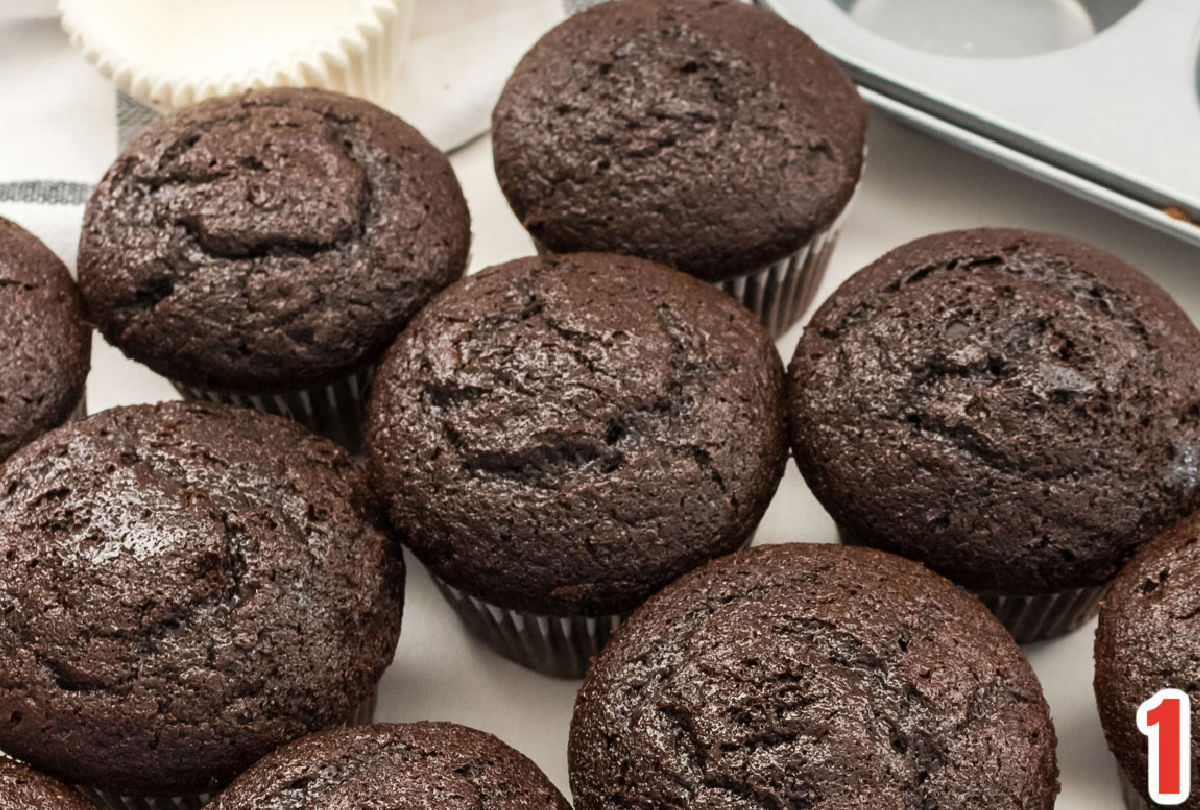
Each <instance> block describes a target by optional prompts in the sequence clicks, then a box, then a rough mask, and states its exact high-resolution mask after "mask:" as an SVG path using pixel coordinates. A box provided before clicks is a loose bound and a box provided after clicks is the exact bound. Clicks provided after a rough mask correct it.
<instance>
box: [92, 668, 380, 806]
mask: <svg viewBox="0 0 1200 810" xmlns="http://www.w3.org/2000/svg"><path fill="white" fill-rule="evenodd" d="M378 698H379V691H378V689H372V690H371V694H370V695H369V696H368V697H367V698H366V700H364V701H362V702H361V703H359V704H358V706H357V707H356V708H355V709H354V711H353V712H352V713H351V715H350V716H349V717H348V718H347V719H346V723H345V725H348V726H365V725H370V724H371V723H372V722H373V721H374V719H375V705H376V703H377V701H378ZM75 789H76V790H78V791H79V792H80V793H82V794H83V795H84V796H85V797H86V798H87V799H88V800H89V801H90V802H92V803H93V804H95V805H96V806H97V807H103V808H106V810H200V808H201V807H203V806H204V805H206V804H208V803H209V802H210V801H212V798H213V796H214V795H215V794H213V793H192V794H188V795H186V796H169V797H163V796H121V795H119V794H116V793H110V792H108V791H104V790H97V789H96V788H91V787H86V786H84V785H75Z"/></svg>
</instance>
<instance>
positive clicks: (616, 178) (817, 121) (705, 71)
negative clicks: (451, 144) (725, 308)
mask: <svg viewBox="0 0 1200 810" xmlns="http://www.w3.org/2000/svg"><path fill="white" fill-rule="evenodd" d="M865 129H866V108H865V107H864V105H863V103H862V100H861V99H859V97H858V93H857V91H856V90H855V89H854V85H853V84H852V83H851V82H850V80H849V79H848V78H847V77H846V76H845V75H844V74H843V73H842V72H841V70H840V69H839V68H838V66H837V63H836V62H834V60H833V59H832V58H831V57H830V56H828V55H827V54H825V53H824V52H823V51H821V49H820V48H818V47H817V46H816V45H815V44H813V42H812V41H811V40H810V39H809V38H808V37H806V36H805V35H804V34H802V33H801V32H800V31H798V30H797V29H795V28H793V27H792V26H791V25H789V24H788V23H787V22H785V21H784V20H783V19H781V18H780V17H778V16H776V15H775V14H773V13H771V12H768V11H766V10H764V9H762V8H758V7H755V6H753V5H750V4H747V3H743V2H738V0H616V1H615V2H609V3H603V4H601V5H598V6H596V7H594V8H591V9H588V10H586V11H582V12H580V13H578V14H575V15H573V16H571V17H570V18H568V19H567V20H566V21H565V22H563V23H562V24H561V25H559V26H558V27H557V28H555V29H554V30H552V31H551V32H550V33H548V34H547V35H546V36H545V37H543V38H542V40H541V41H540V42H538V43H537V44H536V45H535V46H534V47H533V49H532V50H531V51H530V52H529V53H528V54H527V55H526V56H525V58H524V59H523V60H522V61H521V63H520V64H519V65H518V66H517V69H516V71H515V72H514V73H513V75H512V78H510V79H509V81H508V84H507V86H506V87H505V89H504V93H503V95H502V96H501V98H500V101H499V103H498V104H497V106H496V109H495V112H494V113H493V116H492V130H493V141H492V143H493V150H494V154H495V163H496V175H497V177H498V178H499V181H500V186H501V188H503V190H504V194H505V196H507V197H508V201H509V203H510V204H511V205H512V208H513V211H514V212H515V213H516V215H517V217H518V218H519V219H520V220H521V222H522V223H523V224H524V225H525V227H526V229H528V230H529V232H530V233H531V234H532V235H533V236H534V237H535V238H537V239H538V240H540V241H541V242H542V243H543V244H544V245H546V246H547V247H548V248H549V249H551V250H553V251H556V252H560V253H565V252H568V251H578V250H594V251H610V252H615V253H628V254H632V255H637V256H644V257H646V258H649V259H654V260H656V261H660V262H663V263H664V264H667V265H670V266H671V267H675V268H678V269H680V270H684V271H686V272H689V273H692V274H693V275H697V276H699V277H701V278H704V279H708V280H719V279H726V278H731V277H733V276H737V275H741V274H744V273H750V272H753V271H756V270H759V269H761V268H762V267H764V266H765V265H767V264H770V263H771V262H773V261H776V260H778V259H781V258H783V257H785V256H788V255H790V254H792V253H794V252H795V251H797V250H798V249H800V248H801V247H803V246H804V245H806V244H807V243H808V242H809V241H810V240H811V239H812V237H813V236H814V234H815V233H816V232H818V231H820V230H822V229H824V228H826V227H827V226H829V225H830V224H832V223H833V221H834V220H835V219H836V218H837V216H838V214H840V213H841V211H842V210H843V209H844V208H845V206H846V204H847V203H848V202H849V200H850V196H851V194H852V193H853V191H854V188H855V186H856V185H857V183H858V179H859V176H860V174H861V171H862V152H863V139H864V133H865Z"/></svg>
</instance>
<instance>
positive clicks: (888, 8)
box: [833, 0, 1140, 58]
mask: <svg viewBox="0 0 1200 810" xmlns="http://www.w3.org/2000/svg"><path fill="white" fill-rule="evenodd" d="M833 1H834V2H835V3H836V4H837V5H838V6H840V7H841V8H842V9H843V10H845V11H846V13H848V14H849V15H850V16H851V17H852V18H853V19H854V20H856V21H858V22H859V23H860V24H861V25H863V26H864V27H865V28H868V29H870V30H871V31H874V32H875V33H877V34H879V35H881V36H884V37H887V38H888V39H890V40H893V41H895V42H897V43H899V44H901V45H905V46H907V47H910V48H915V49H917V50H921V51H928V52H931V53H938V54H945V55H949V56H964V57H975V58H1006V57H1021V56H1033V55H1035V54H1039V53H1047V52H1050V51H1057V50H1060V49H1063V48H1070V47H1072V46H1074V45H1078V44H1080V43H1082V42H1086V41H1087V40H1089V39H1091V38H1092V37H1093V36H1095V35H1096V34H1098V33H1100V32H1101V31H1103V30H1104V29H1106V28H1108V27H1109V26H1111V25H1113V24H1114V23H1116V22H1118V21H1119V20H1120V19H1121V18H1122V17H1124V16H1125V15H1126V14H1127V13H1129V12H1130V11H1131V10H1132V9H1133V8H1134V7H1135V6H1137V5H1138V3H1139V2H1140V0H1008V2H1004V3H997V2H995V0H919V2H912V1H911V0H833Z"/></svg>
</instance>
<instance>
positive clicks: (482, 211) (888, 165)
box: [0, 52, 1200, 810]
mask: <svg viewBox="0 0 1200 810" xmlns="http://www.w3.org/2000/svg"><path fill="white" fill-rule="evenodd" d="M2 56H3V54H0V57H2ZM57 58H59V59H66V58H67V57H66V56H65V55H61V52H60V55H59V56H58V57H57ZM9 64H10V65H11V64H13V63H9ZM26 64H28V63H26ZM71 75H72V76H77V78H75V79H72V81H73V82H75V89H76V90H78V91H79V92H78V95H79V97H80V98H97V97H98V92H99V90H96V91H94V92H93V91H92V88H93V87H95V88H100V89H102V85H101V84H100V83H99V82H98V81H97V79H96V77H94V76H90V75H85V73H78V74H75V73H72V74H71ZM55 85H56V86H57V87H63V84H61V83H57V82H56V83H55ZM84 85H86V86H87V87H86V91H85V88H84V87H83V86H84ZM7 100H8V101H14V102H18V103H21V104H24V105H25V106H27V107H38V109H35V110H33V113H36V114H40V115H43V116H45V115H47V114H56V113H55V110H54V109H49V110H47V108H48V106H49V105H51V104H52V102H50V101H43V100H42V99H40V98H33V97H30V96H29V95H28V94H23V93H22V94H20V95H19V96H18V95H17V94H16V91H13V92H12V93H10V95H9V96H8V99H7ZM14 120H19V119H14ZM5 160H8V161H9V164H8V168H14V167H15V166H14V162H15V161H26V160H28V157H27V156H25V155H20V156H13V155H7V156H6V155H0V169H3V168H6V167H5ZM91 163H96V161H95V160H94V159H93V160H91ZM89 165H90V164H89ZM454 165H455V168H456V169H457V171H458V173H459V177H460V179H461V181H462V183H463V186H464V187H465V189H466V194H467V198H468V201H469V203H470V207H471V213H472V217H473V222H474V226H473V230H474V234H475V238H474V248H473V262H472V269H478V268H481V267H485V266H488V265H490V264H494V263H496V262H499V261H503V260H505V259H509V258H514V257H518V256H522V255H527V254H529V253H530V252H531V246H530V243H529V240H528V238H527V237H526V235H525V233H524V232H523V231H522V229H521V228H520V227H519V226H518V224H517V222H516V221H515V219H514V218H513V216H512V215H511V213H510V212H509V210H508V207H507V205H506V204H505V202H504V199H503V198H502V196H501V194H500V191H499V189H498V187H497V185H496V183H495V180H494V178H493V176H492V170H491V161H490V146H489V143H488V142H487V140H486V139H482V140H480V141H477V142H475V143H474V144H472V145H470V146H469V147H467V148H465V149H463V150H461V151H460V152H458V153H457V154H456V155H455V156H454ZM91 171H92V170H89V172H91ZM10 173H11V172H10ZM94 174H95V175H96V176H98V174H99V169H95V170H94ZM79 179H82V177H80V178H79ZM91 179H93V180H94V179H96V178H95V177H91ZM7 213H8V215H9V216H12V217H13V218H16V219H18V220H19V221H20V220H22V219H24V220H25V224H27V225H29V227H31V228H33V229H34V230H35V231H37V232H39V233H40V234H41V235H43V236H44V237H45V238H47V240H48V241H50V243H51V244H52V246H54V247H55V248H56V249H58V250H59V251H60V252H61V253H63V255H64V258H65V259H67V260H68V262H70V261H73V253H74V251H73V249H72V248H73V245H72V242H73V240H74V237H73V235H72V234H71V233H69V232H68V233H61V232H56V231H55V230H54V229H53V228H52V227H51V224H50V223H49V222H48V216H49V215H48V214H47V213H46V212H45V211H44V210H35V208H34V207H31V206H30V207H22V206H15V207H12V206H10V207H9V208H8V209H7ZM974 225H1015V226H1026V227H1033V228H1040V229H1044V230H1050V231H1059V232H1062V233H1067V234H1071V235H1074V236H1077V237H1080V238H1082V239H1085V240H1088V241H1091V242H1093V243H1095V244H1096V245H1099V246H1101V247H1103V248H1106V249H1108V250H1110V251H1112V252H1114V253H1116V254H1118V255H1120V256H1122V257H1124V258H1125V259H1127V260H1129V261H1130V262H1132V263H1133V264H1135V265H1136V266H1139V267H1141V268H1142V269H1143V270H1145V271H1146V272H1147V273H1148V274H1150V275H1151V276H1153V277H1154V278H1155V279H1156V280H1158V281H1159V282H1160V283H1161V284H1162V285H1163V286H1164V287H1166V288H1167V290H1168V291H1169V292H1171V293H1172V294H1173V295H1174V296H1175V297H1176V299H1177V300H1178V301H1179V302H1180V303H1181V304H1182V305H1183V306H1184V308H1185V309H1187V310H1188V311H1189V312H1190V313H1191V314H1192V316H1193V318H1196V317H1197V315H1198V314H1200V250H1196V249H1193V248H1189V247H1186V246H1184V245H1182V244H1180V243H1177V242H1174V241H1172V240H1171V239H1170V238H1168V237H1166V236H1163V235H1160V234H1157V233H1155V232H1152V231H1150V230H1148V229H1145V228H1142V227H1140V226H1137V225H1134V224H1132V223H1129V222H1127V221H1125V220H1122V219H1120V218H1119V217H1117V216H1115V215H1112V214H1109V213H1107V212H1105V211H1102V210H1100V209H1098V208H1096V207H1093V206H1092V205H1089V204H1086V203H1083V202H1080V201H1078V200H1075V199H1073V198H1071V197H1068V196H1067V195H1065V194H1063V193H1060V192H1058V191H1055V190H1053V189H1051V188H1049V187H1047V186H1045V185H1042V184H1040V183H1038V182H1036V181H1033V180H1029V179H1026V178H1024V177H1021V176H1018V175H1016V174H1013V173H1012V172H1009V171H1007V170H1005V169H1001V168H999V167H997V166H994V165H992V164H990V163H987V162H985V161H983V160H982V159H980V158H977V157H973V156H970V155H967V154H965V153H963V152H960V151H958V150H956V149H954V148H952V147H948V146H945V145H943V144H940V143H937V142H934V141H932V140H930V139H928V138H926V137H925V136H923V135H919V134H916V133H914V132H911V131H908V130H905V129H902V128H900V127H898V126H897V125H895V124H893V123H891V122H889V121H886V120H883V119H880V118H878V117H877V118H875V119H874V120H873V121H872V126H871V133H870V162H869V165H868V169H867V176H866V179H865V181H864V185H863V188H862V193H861V194H860V195H859V198H858V200H857V202H856V205H855V208H854V210H853V212H852V214H851V216H850V218H849V221H848V223H847V225H846V227H845V230H844V231H843V234H842V239H841V243H840V245H839V248H838V250H837V252H836V254H835V256H834V259H833V263H832V267H831V269H830V273H829V276H828V278H827V279H826V281H825V283H824V285H823V286H822V289H821V292H820V294H819V297H820V298H823V297H825V296H826V295H828V293H829V292H830V291H831V290H832V289H833V288H834V286H836V284H838V283H839V282H840V281H842V280H843V279H845V278H846V277H847V276H848V275H849V274H850V273H852V272H853V271H854V270H856V269H858V268H860V267H862V266H864V265H865V264H867V263H868V262H870V261H871V260H873V259H874V258H876V257H877V256H879V255H880V254H882V253H883V252H885V251H886V250H888V249H890V248H892V247H895V246H897V245H899V244H901V243H903V242H905V241H907V240H909V239H912V238H914V237H917V236H921V235H924V234H927V233H930V232H934V231H939V230H945V229H950V228H957V227H966V226H974ZM68 231H69V229H68ZM798 336H799V327H797V328H796V329H793V330H792V332H791V333H790V334H788V335H787V336H785V338H784V339H783V340H781V341H780V344H779V345H780V350H781V352H782V353H783V354H784V356H785V359H786V358H787V357H790V354H791V350H792V348H793V347H794V345H795V343H796V340H797V338H798ZM174 396H175V394H174V392H173V390H172V389H171V388H170V386H169V385H168V384H167V383H166V381H165V380H163V379H162V378H160V377H158V376H157V375H155V374H153V373H152V372H150V371H149V370H147V369H145V368H143V367H141V366H138V365H136V364H134V363H132V362H130V361H128V360H126V359H124V358H123V357H122V356H121V355H120V354H119V353H118V352H117V351H116V350H114V349H112V348H111V347H109V346H107V345H105V344H104V343H103V342H102V341H99V340H98V341H97V345H96V348H95V351H94V358H93V371H92V375H91V378H90V380H89V383H88V398H89V404H90V406H91V408H92V409H93V410H98V409H101V408H105V407H109V406H112V405H116V404H122V403H134V402H144V401H155V400H159V399H167V398H173V397H174ZM759 536H760V538H763V539H764V541H776V542H778V541H789V540H792V541H831V540H833V539H834V526H833V522H832V521H831V519H830V518H829V516H828V515H827V514H826V513H825V512H824V510H822V509H821V508H820V506H819V505H817V504H816V502H815V501H814V500H813V498H812V497H811V495H809V493H808V491H807V490H806V488H805V486H804V483H803V481H802V479H801V477H800V475H799V473H798V472H797V471H796V469H795V467H794V466H793V465H790V464H789V467H788V472H787V476H786V477H785V479H784V482H783V484H782V486H781V487H780V490H779V493H778V496H777V497H776V499H775V501H774V503H773V504H772V506H771V509H770V511H769V512H768V513H767V516H766V519H765V521H764V523H763V528H762V530H761V531H760V533H759ZM409 572H410V573H409V591H408V600H407V606H406V610H405V622H404V631H403V635H402V637H401V640H400V646H399V650H398V653H397V657H396V661H395V664H394V665H393V666H392V668H391V669H390V670H389V671H388V672H387V674H386V675H385V677H384V679H383V683H382V686H381V695H380V704H379V706H380V709H379V719H381V720H389V721H405V720H418V719H438V720H452V721H457V722H460V723H464V724H468V725H472V726H475V727H478V728H482V729H486V730H488V731H491V732H494V733H496V734H497V735H499V736H500V737H501V738H503V739H504V740H506V741H508V742H509V743H510V744H512V745H514V746H516V747H517V748H518V749H520V750H522V751H523V752H525V753H526V754H528V755H529V756H531V757H532V758H533V759H534V760H536V761H537V762H538V763H539V764H540V765H541V766H542V767H543V768H544V769H545V770H546V772H547V773H548V774H549V776H550V778H551V779H553V780H554V782H556V783H557V784H558V785H559V786H560V787H561V788H562V789H563V790H564V792H567V773H566V739H567V729H568V724H569V721H570V715H571V707H572V701H573V698H574V694H575V689H576V686H577V684H575V683H573V682H569V681H558V680H552V679H549V678H545V677H542V676H540V675H537V674H535V673H532V672H529V671H527V670H524V669H522V668H521V667H519V666H517V665H515V664H512V663H509V662H508V661H506V660H504V659H502V658H500V657H498V656H496V655H494V654H492V653H491V652H489V651H488V650H487V649H486V648H485V647H484V646H483V645H482V644H480V643H477V642H475V641H473V640H471V639H470V638H468V637H467V635H466V634H465V632H464V631H463V630H462V629H461V627H460V626H459V624H458V622H457V620H456V619H455V617H454V615H453V614H452V613H451V611H450V608H449V607H448V606H447V605H446V604H444V602H443V601H442V599H441V597H440V596H439V595H438V594H437V592H436V591H435V590H434V589H433V587H432V586H431V584H430V582H429V579H428V577H427V576H426V574H425V572H424V571H423V570H422V569H421V567H420V566H419V565H417V564H415V563H414V564H412V565H410V568H409ZM1093 627H1094V624H1093V625H1091V626H1088V627H1087V628H1084V629H1083V630H1080V631H1079V632H1077V633H1075V634H1073V635H1071V636H1069V637H1067V638H1063V639H1060V640H1057V641H1054V642H1050V643H1045V644H1041V645H1035V646H1032V647H1029V648H1028V649H1027V653H1028V654H1029V656H1030V658H1031V660H1032V661H1033V664H1034V667H1035V668H1036V670H1037V672H1038V674H1039V675H1040V676H1041V679H1042V683H1043V685H1044V687H1045V689H1046V694H1047V697H1048V699H1049V701H1050V704H1051V707H1052V709H1053V714H1054V720H1055V724H1056V727H1057V731H1058V736H1059V739H1060V747H1059V767H1060V769H1061V771H1062V782H1063V793H1062V797H1061V798H1060V800H1059V802H1058V808H1059V810H1119V808H1120V807H1121V806H1122V805H1121V800H1120V798H1119V792H1118V786H1117V779H1116V773H1115V770H1114V767H1113V764H1112V761H1111V759H1110V757H1109V756H1108V754H1107V752H1106V750H1105V747H1104V741H1103V737H1102V735H1101V732H1100V727H1099V723H1098V720H1097V716H1096V710H1095V704H1094V700H1093V697H1092V686H1091V679H1092V665H1091V642H1092V632H1093Z"/></svg>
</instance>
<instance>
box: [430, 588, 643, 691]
mask: <svg viewBox="0 0 1200 810" xmlns="http://www.w3.org/2000/svg"><path fill="white" fill-rule="evenodd" d="M431 576H433V575H432V574H431ZM433 582H434V584H435V585H437V586H438V590H440V591H441V592H442V595H443V596H444V597H446V601H447V602H449V603H450V606H451V607H453V608H454V611H455V612H456V613H457V614H458V617H459V618H460V619H461V620H462V622H463V624H464V625H466V627H467V629H468V630H469V631H470V632H471V633H472V635H474V636H476V637H478V638H479V639H481V640H483V641H484V642H485V643H486V644H487V645H488V646H489V647H491V648H492V650H494V651H495V652H497V653H499V654H500V655H502V656H504V657H505V658H507V659H509V660H510V661H515V662H516V663H518V664H520V665H521V666H524V667H528V668H529V669H532V670H534V671H536V672H540V673H542V674H543V675H549V676H551V677H554V678H576V679H577V678H582V677H583V676H584V673H586V672H587V668H588V665H590V664H591V662H592V659H593V658H594V657H596V656H597V655H599V654H600V651H601V650H602V649H604V645H605V644H607V643H608V640H609V638H611V637H612V634H613V632H614V631H615V630H616V629H617V626H618V625H619V624H620V623H621V619H622V618H623V617H622V616H619V615H610V616H547V615H544V614H541V613H529V612H526V611H522V610H512V609H510V608H503V607H500V606H499V605H494V604H492V603H490V602H485V601H484V600H482V599H479V598H478V597H475V596H471V595H470V594H468V593H465V592H463V591H461V590H459V589H458V588H455V587H454V586H453V585H451V584H450V583H448V582H445V581H444V580H442V579H439V578H438V577H436V576H433Z"/></svg>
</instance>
